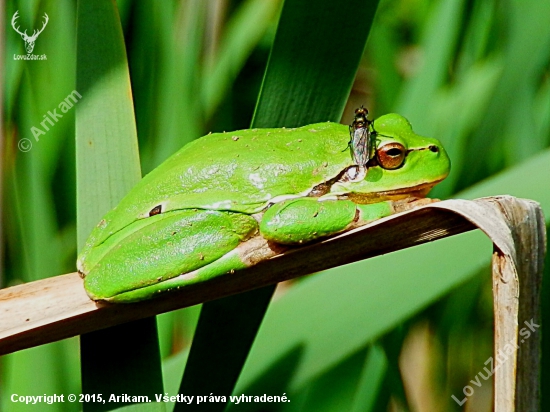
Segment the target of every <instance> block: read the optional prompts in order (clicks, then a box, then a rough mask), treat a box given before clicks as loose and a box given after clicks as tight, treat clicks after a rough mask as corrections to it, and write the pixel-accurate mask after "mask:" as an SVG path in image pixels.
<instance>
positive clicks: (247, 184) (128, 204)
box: [77, 114, 450, 302]
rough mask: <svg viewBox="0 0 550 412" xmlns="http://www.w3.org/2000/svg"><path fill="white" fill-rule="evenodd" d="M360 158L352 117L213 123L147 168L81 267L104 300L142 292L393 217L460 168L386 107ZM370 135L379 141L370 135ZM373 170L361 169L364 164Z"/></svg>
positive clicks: (107, 219)
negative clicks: (361, 160) (234, 126)
mask: <svg viewBox="0 0 550 412" xmlns="http://www.w3.org/2000/svg"><path fill="white" fill-rule="evenodd" d="M368 127H370V128H371V129H369V130H370V134H369V138H371V139H373V140H372V142H373V143H372V147H373V151H374V152H375V153H373V154H372V156H371V158H370V160H369V161H368V163H367V164H366V165H357V164H355V162H354V156H353V147H352V153H351V155H350V150H347V148H348V147H349V143H350V130H349V129H348V126H345V125H341V124H337V123H331V122H327V123H318V124H312V125H308V126H303V127H299V128H293V129H285V128H280V129H251V130H240V131H236V132H231V133H214V134H209V135H207V136H204V137H202V138H200V139H197V140H195V141H193V142H191V143H189V144H187V145H185V146H184V147H183V148H182V149H180V150H179V151H178V152H177V153H175V154H174V155H173V156H172V157H170V158H169V159H168V160H166V161H165V162H164V163H163V164H161V165H160V166H159V167H158V168H156V169H155V170H153V171H152V172H151V173H149V174H148V175H147V176H145V177H144V178H143V179H142V180H141V181H140V182H139V184H138V185H136V186H135V187H134V188H133V189H132V190H131V191H130V192H129V193H128V195H127V196H126V197H125V198H123V199H122V201H121V202H120V204H119V205H118V206H116V207H115V208H114V209H113V210H111V211H110V212H108V213H107V214H106V215H105V216H104V218H103V219H102V220H101V221H100V222H99V224H98V225H97V226H96V227H95V228H94V229H93V231H92V233H91V234H90V237H89V238H88V240H87V242H86V244H85V246H84V248H83V250H82V251H81V253H80V255H79V257H78V261H77V267H78V271H79V272H80V273H81V275H82V276H83V277H84V287H85V289H86V291H87V293H88V295H89V296H90V297H91V298H92V299H94V300H105V301H112V302H133V301H139V300H144V299H148V298H151V297H154V296H155V295H157V294H158V293H161V292H163V291H169V290H173V289H177V288H181V287H185V286H187V285H192V284H196V283H198V282H204V281H207V280H209V279H212V278H214V277H217V276H237V275H238V273H235V271H236V270H239V269H243V268H246V267H248V266H250V265H252V264H254V263H256V262H258V261H259V260H262V259H266V258H268V257H271V256H274V255H276V254H277V253H278V252H280V251H281V250H284V248H285V247H287V248H288V247H289V246H288V245H301V244H305V243H308V242H312V241H315V240H316V239H320V238H324V237H327V236H330V235H333V234H336V233H340V232H343V231H345V230H349V229H350V228H353V227H357V226H360V225H362V224H365V223H367V222H369V221H372V220H375V219H379V218H381V217H385V216H388V215H390V214H392V213H394V212H395V211H396V205H397V204H399V203H400V202H401V203H403V202H408V200H403V199H408V198H421V197H424V196H425V195H426V194H427V193H428V191H429V190H430V189H431V188H432V187H433V186H434V185H435V184H436V183H438V182H440V181H441V180H443V179H444V178H445V177H446V176H447V174H448V173H449V168H450V162H449V158H448V156H447V154H446V152H445V150H444V148H443V147H442V146H441V144H440V143H439V142H438V141H437V140H435V139H432V138H427V137H422V136H419V135H417V134H415V133H414V132H413V130H412V128H411V125H410V124H409V122H408V121H407V120H406V119H405V118H404V117H402V116H400V115H397V114H387V115H385V116H382V117H380V118H378V119H376V120H375V121H373V122H370V123H369V124H368ZM367 143H369V144H370V142H367ZM362 168H364V169H366V173H361V171H360V169H362Z"/></svg>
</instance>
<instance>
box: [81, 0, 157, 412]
mask: <svg viewBox="0 0 550 412" xmlns="http://www.w3.org/2000/svg"><path fill="white" fill-rule="evenodd" d="M77 19H78V20H77V21H78V27H77V35H78V42H77V91H78V93H80V94H81V95H82V101H81V102H80V103H79V105H78V106H77V119H76V148H77V152H76V155H77V179H78V191H77V205H78V215H77V223H78V244H79V248H81V247H82V246H83V244H84V242H85V240H86V237H87V235H88V233H89V232H90V230H91V229H92V227H93V226H94V225H95V224H96V223H97V222H98V221H99V220H100V219H101V216H102V215H103V214H104V213H105V212H107V211H108V210H109V209H111V208H112V207H114V206H115V205H116V204H117V203H118V202H119V200H120V199H121V198H122V197H123V196H124V195H125V194H126V192H127V191H128V190H130V189H131V187H132V186H133V185H134V184H135V183H137V181H138V180H139V179H140V177H141V172H140V166H139V156H138V147H137V136H136V129H135V120H134V112H133V105H132V92H131V87H130V79H129V75H128V66H127V61H126V51H125V49H124V40H123V37H122V30H121V27H120V20H119V16H118V11H117V9H116V4H115V3H114V2H111V1H107V0H100V1H98V0H80V1H79V2H78V8H77ZM81 358H82V392H83V393H87V394H99V393H101V394H111V393H115V394H128V395H130V396H132V395H138V396H144V395H145V396H149V397H150V398H151V399H154V395H155V394H157V393H163V386H162V374H161V365H160V351H159V346H158V336H157V329H156V320H155V318H147V319H143V320H140V321H136V322H131V323H127V324H124V325H121V326H117V327H112V328H108V329H105V330H101V331H98V332H94V333H90V334H87V335H82V336H81ZM130 403H133V402H130ZM126 404H128V403H127V402H120V403H110V402H105V403H98V402H89V403H84V405H83V406H84V410H85V411H105V410H113V409H116V408H118V407H120V406H124V405H126ZM143 408H146V409H147V410H151V411H163V410H164V405H163V404H146V405H143Z"/></svg>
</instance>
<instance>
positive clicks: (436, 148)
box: [429, 144, 439, 153]
mask: <svg viewBox="0 0 550 412" xmlns="http://www.w3.org/2000/svg"><path fill="white" fill-rule="evenodd" d="M429 149H430V151H432V152H434V153H437V152H439V147H437V146H436V145H433V144H432V145H430V147H429Z"/></svg>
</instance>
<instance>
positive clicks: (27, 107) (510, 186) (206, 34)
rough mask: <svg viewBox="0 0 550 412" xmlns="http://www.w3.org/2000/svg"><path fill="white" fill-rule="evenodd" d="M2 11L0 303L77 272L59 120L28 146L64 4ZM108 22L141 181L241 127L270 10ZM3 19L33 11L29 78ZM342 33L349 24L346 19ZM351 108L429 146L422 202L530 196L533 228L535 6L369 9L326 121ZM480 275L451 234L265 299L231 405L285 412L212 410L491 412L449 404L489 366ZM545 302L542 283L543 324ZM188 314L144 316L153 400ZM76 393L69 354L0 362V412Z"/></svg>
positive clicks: (241, 4)
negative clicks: (337, 104)
mask: <svg viewBox="0 0 550 412" xmlns="http://www.w3.org/2000/svg"><path fill="white" fill-rule="evenodd" d="M0 4H2V8H3V13H4V18H3V22H4V32H3V39H4V65H3V68H2V70H3V76H4V82H3V84H4V88H3V91H2V93H3V95H2V105H3V107H2V116H3V123H2V136H3V142H2V146H1V147H2V151H1V152H0V153H1V156H2V157H1V160H2V161H1V164H2V169H1V173H2V192H1V193H2V226H1V229H2V233H1V237H2V249H1V252H0V253H1V260H2V261H1V266H0V267H1V268H2V269H1V270H2V273H1V277H0V285H1V286H2V287H7V286H10V285H14V284H17V283H21V282H28V281H33V280H36V279H40V278H44V277H49V276H55V275H59V274H62V273H67V272H72V271H74V270H75V264H74V262H75V260H76V252H77V250H76V212H75V210H76V194H75V193H76V187H75V186H76V180H75V161H74V159H75V155H74V151H75V144H74V134H75V126H74V115H75V113H74V110H73V111H69V112H68V113H67V114H65V115H64V116H63V118H61V119H60V120H59V122H58V123H56V124H55V126H52V127H51V129H50V130H49V131H48V132H47V133H46V134H45V135H43V136H40V139H39V140H38V141H36V140H35V139H34V137H33V136H32V133H31V132H30V130H31V128H32V127H33V126H35V127H36V126H38V127H39V123H40V122H41V121H43V117H44V115H45V114H46V113H47V112H48V110H52V109H53V108H55V107H57V106H58V104H59V102H61V101H62V100H63V99H65V98H66V97H67V95H68V94H70V93H71V92H72V91H73V90H74V89H75V65H76V55H75V51H76V20H75V19H76V3H75V2H74V1H69V0H43V1H40V0H20V1H13V0H12V1H5V2H2V3H0ZM117 4H118V7H119V12H120V19H121V23H122V27H123V30H124V36H125V41H126V50H127V53H128V63H129V69H130V77H131V83H132V92H133V100H134V107H135V114H136V123H137V131H138V137H139V147H140V156H141V164H142V170H143V173H147V172H148V171H150V170H151V169H153V168H154V167H155V166H156V165H158V164H159V163H160V162H162V161H163V160H164V159H166V158H167V157H168V156H169V155H170V154H171V153H173V152H174V151H176V150H177V149H179V148H180V147H181V146H182V145H184V144H185V143H187V142H189V141H191V140H193V139H195V138H197V137H200V136H202V135H204V134H206V133H208V132H210V131H212V132H216V131H224V130H236V129H242V128H247V127H248V126H249V125H250V121H251V119H252V115H253V111H254V107H255V104H256V99H257V96H258V93H259V91H260V86H261V82H262V77H263V74H264V70H265V67H266V64H267V60H268V56H269V50H270V47H271V44H272V41H273V37H274V34H275V30H276V27H277V21H278V17H279V12H280V9H281V6H282V0H208V1H200V0H180V1H176V0H164V1H162V2H161V1H153V0H119V1H117ZM311 7H316V5H315V3H311ZM16 10H19V15H20V18H19V21H18V23H19V24H20V25H21V27H22V28H29V29H30V30H32V29H31V28H38V27H40V25H41V24H42V21H43V17H42V16H43V14H44V13H45V12H46V13H48V15H49V18H50V20H49V23H48V27H47V28H46V29H45V30H44V32H43V33H41V34H40V36H39V38H38V39H37V41H36V46H35V50H34V53H35V54H46V55H47V60H46V61H21V60H14V58H13V55H14V54H24V53H25V52H24V47H23V46H24V44H23V41H22V40H21V37H20V36H19V35H18V34H17V33H16V32H15V31H14V30H13V29H12V27H11V25H10V21H11V18H12V16H13V14H14V13H15V11H16ZM349 24H350V25H360V24H362V20H361V13H360V12H358V13H357V15H350V16H349ZM319 30H323V28H322V27H319ZM334 35H335V36H338V33H335V34H334ZM361 104H363V105H365V106H366V107H368V108H369V110H370V112H371V113H372V115H373V116H374V117H377V116H379V115H381V114H384V113H388V112H398V113H400V114H402V115H404V116H406V117H407V118H408V119H409V120H410V121H411V123H412V124H413V127H414V129H415V131H417V132H418V133H421V134H425V135H428V136H433V137H437V138H438V139H440V140H441V141H442V142H443V144H444V146H445V147H446V148H447V151H448V153H449V154H450V156H451V159H452V172H451V175H450V176H449V178H448V179H447V180H446V181H445V182H443V183H442V184H440V185H439V186H438V187H436V189H434V191H433V192H432V194H431V196H432V197H439V198H449V197H462V198H475V197H481V196H489V195H495V194H512V195H516V196H521V197H527V198H531V199H534V200H537V201H539V202H540V203H541V205H542V207H543V209H544V211H545V214H546V216H547V220H546V222H547V224H548V222H549V220H548V217H550V167H549V165H550V150H549V149H548V146H549V144H550V2H547V1H545V0H523V1H522V0H508V1H505V0H396V1H390V0H381V1H380V4H379V6H378V10H377V12H376V16H375V20H374V22H373V25H372V29H371V32H370V35H369V39H368V42H367V45H366V49H365V52H364V55H363V59H362V62H361V65H360V68H359V70H358V72H357V76H356V79H355V82H354V85H353V89H352V92H351V95H350V97H349V101H348V103H347V106H346V110H345V112H344V115H343V118H342V123H345V124H349V123H350V121H351V120H352V117H353V110H354V109H355V108H356V107H358V106H360V105H361ZM22 138H29V139H30V140H31V142H32V148H31V149H30V150H29V151H27V152H23V151H21V150H19V149H18V143H19V142H20V141H21V140H20V139H22ZM490 257H491V244H490V242H489V241H488V240H487V239H485V238H484V236H483V235H482V234H480V233H468V234H463V235H460V236H456V237H454V238H452V239H445V240H442V241H439V242H436V243H435V244H427V245H423V246H420V247H416V248H414V249H410V250H405V251H401V252H399V253H393V254H391V255H388V256H382V257H379V258H375V259H371V260H369V261H365V262H358V263H355V264H352V265H347V266H345V267H340V268H336V269H334V270H331V271H327V272H323V273H320V274H315V275H312V276H308V277H306V278H304V279H302V280H299V281H295V282H289V283H285V284H281V285H279V288H278V290H277V292H276V295H275V297H274V300H273V302H272V304H271V306H270V308H269V310H268V313H267V315H266V318H265V321H264V323H263V324H262V327H261V329H260V333H259V335H258V338H257V340H256V342H255V343H254V346H253V348H252V351H251V353H250V356H249V359H248V361H247V364H246V366H245V369H244V371H243V374H242V376H241V378H240V380H239V382H238V385H237V388H236V390H235V393H236V394H240V393H243V392H246V393H259V394H262V393H270V394H274V395H281V394H282V393H286V394H287V395H288V397H289V398H290V399H291V402H290V403H287V404H269V405H267V406H266V404H264V405H261V406H258V405H255V404H249V405H246V406H245V407H238V408H237V407H235V406H233V407H229V409H230V410H239V411H240V410H243V411H244V410H251V411H252V410H255V411H260V410H261V411H285V412H286V411H371V410H372V411H386V410H391V411H404V410H413V411H459V410H467V411H490V410H492V404H491V402H492V380H491V379H488V380H487V381H484V380H483V382H484V383H483V384H482V385H481V386H480V387H479V388H478V387H475V392H474V394H473V395H472V396H470V397H468V401H467V402H466V403H465V404H464V405H462V406H459V405H458V404H457V403H456V402H455V401H453V399H452V398H451V395H454V396H455V397H456V398H458V399H459V400H462V399H463V398H464V397H465V396H464V394H463V387H464V386H465V385H468V384H469V381H470V380H471V379H475V377H476V375H477V374H478V373H479V372H482V373H484V372H483V368H484V367H485V366H486V365H485V364H484V363H485V361H486V360H487V359H488V358H489V357H490V356H492V322H493V315H492V297H491V271H490V266H489V265H490ZM547 261H548V259H547ZM548 266H550V264H547V265H546V267H547V268H548ZM546 272H547V273H548V269H547V270H546ZM547 290H548V289H547V287H546V285H543V289H542V293H543V318H547V316H548V314H549V309H550V308H549V302H550V301H549V299H548V292H547ZM198 313H199V308H198V307H192V308H188V309H184V310H180V311H176V312H173V313H168V314H164V315H161V316H159V317H158V324H159V334H160V342H161V351H162V355H163V359H164V361H163V373H164V385H165V390H166V391H168V392H169V393H170V394H175V393H176V392H177V388H178V386H179V380H180V379H181V373H182V370H183V365H184V363H185V357H186V354H187V351H188V349H189V345H190V342H191V340H192V336H193V330H194V327H195V325H196V321H197V317H198ZM541 322H542V320H540V322H536V323H541ZM547 340H548V339H544V336H543V346H544V354H545V355H546V354H548V349H547V348H549V347H550V344H549V343H548V342H547ZM545 369H546V371H545V372H544V373H543V381H542V382H541V384H542V385H543V391H542V393H543V407H542V410H550V409H548V408H550V400H548V399H547V397H548V394H549V393H550V391H549V390H550V387H549V384H548V376H547V373H548V372H547V371H548V370H550V367H549V365H548V361H547V358H546V357H543V371H544V370H545ZM470 385H471V383H470ZM79 391H80V366H79V353H78V342H77V338H73V339H69V340H66V341H62V342H57V343H54V344H50V345H44V346H41V347H37V348H33V349H29V350H25V351H21V352H18V353H15V354H11V355H9V356H4V357H3V358H1V359H0V397H1V400H0V401H1V403H0V410H2V411H4V410H5V411H19V410H30V409H31V408H33V407H32V406H26V405H21V404H17V403H12V402H10V400H9V396H10V395H11V394H12V393H18V394H28V395H39V394H44V393H46V394H53V393H65V394H68V393H78V392H79ZM34 408H36V406H35V407H34ZM33 410H38V409H33ZM39 410H47V411H50V410H51V411H57V410H59V411H64V410H67V411H69V410H70V411H76V410H80V406H79V405H78V404H68V403H64V404H61V403H60V404H54V405H40V406H39Z"/></svg>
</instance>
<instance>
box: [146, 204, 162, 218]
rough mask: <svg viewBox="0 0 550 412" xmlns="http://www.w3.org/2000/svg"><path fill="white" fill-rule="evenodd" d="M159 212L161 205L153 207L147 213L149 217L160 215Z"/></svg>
mask: <svg viewBox="0 0 550 412" xmlns="http://www.w3.org/2000/svg"><path fill="white" fill-rule="evenodd" d="M161 212H162V206H161V205H158V206H155V207H154V208H152V209H151V211H150V212H149V217H151V216H155V215H158V214H160V213H161Z"/></svg>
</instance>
